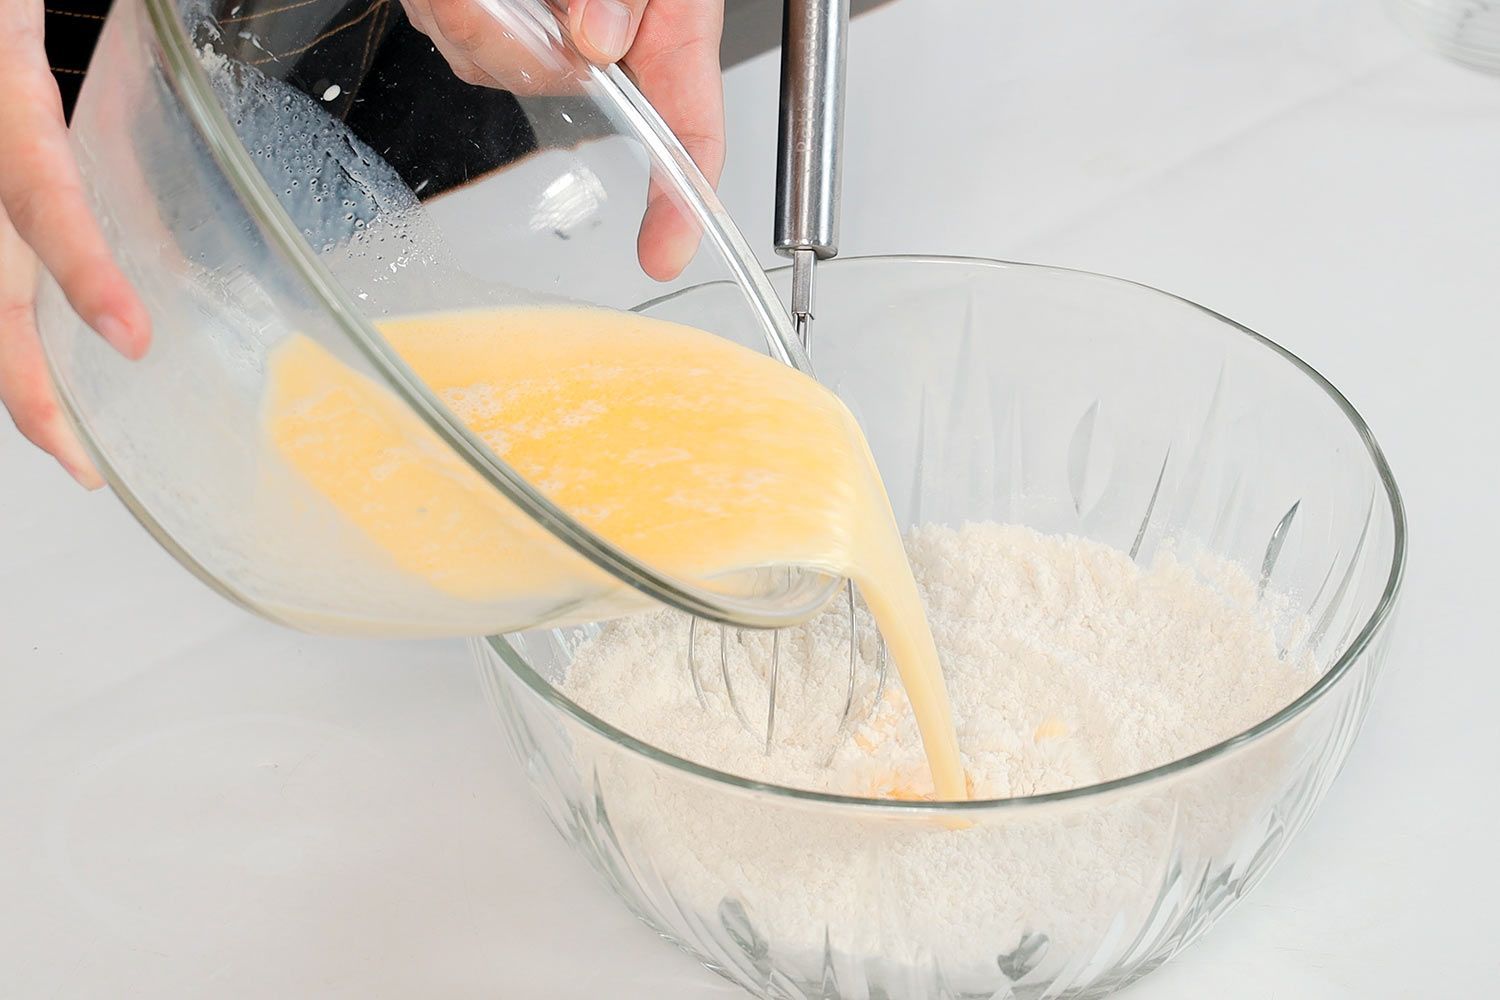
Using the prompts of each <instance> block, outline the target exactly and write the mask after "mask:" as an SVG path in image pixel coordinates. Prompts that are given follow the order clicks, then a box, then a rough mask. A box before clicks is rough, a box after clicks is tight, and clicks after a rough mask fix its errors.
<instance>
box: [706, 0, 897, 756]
mask: <svg viewBox="0 0 1500 1000" xmlns="http://www.w3.org/2000/svg"><path fill="white" fill-rule="evenodd" d="M848 28H849V0H786V4H785V6H784V7H783V11H782V32H781V111H780V134H779V137H778V142H777V150H776V225H775V241H776V252H777V253H779V254H781V255H783V256H786V257H790V258H791V260H792V297H791V309H790V311H791V314H792V322H793V324H794V326H795V329H796V331H797V337H798V339H799V340H801V341H802V346H803V348H804V349H806V350H808V352H809V353H811V350H812V319H813V272H814V269H815V266H816V264H817V262H818V261H819V260H827V259H828V258H830V257H833V256H835V255H837V254H838V235H839V201H840V197H841V183H842V163H841V160H842V154H843V138H844V136H843V133H844V57H845V50H846V39H847V35H848ZM847 595H848V609H849V686H848V691H847V694H846V697H845V700H844V711H843V715H842V718H841V720H840V722H839V730H838V733H837V734H836V737H835V739H836V740H838V739H841V738H842V736H843V735H844V734H846V733H847V732H848V731H849V730H850V729H851V728H852V727H853V726H854V725H855V723H857V722H858V721H860V719H861V718H863V717H864V716H865V715H867V714H868V713H870V712H873V711H874V710H875V707H876V706H877V705H878V704H879V703H880V699H881V695H882V694H883V693H884V691H885V684H886V677H887V674H888V666H887V660H888V655H887V651H886V646H885V641H884V640H883V639H882V640H880V645H879V651H878V654H877V656H876V671H877V677H876V687H875V694H874V697H873V698H871V699H870V701H869V705H868V706H867V707H865V709H864V711H862V712H857V711H856V705H855V701H856V698H855V695H856V690H857V685H858V677H857V674H858V663H859V631H858V620H857V618H856V615H855V598H854V585H853V583H850V584H849V585H848V588H847ZM698 627H699V621H698V620H697V619H693V620H692V622H691V623H690V624H689V626H688V666H689V673H690V674H691V676H692V680H693V692H694V693H695V694H696V695H697V697H698V702H699V704H700V705H702V706H703V707H704V708H707V707H708V701H707V699H706V698H705V697H704V693H703V677H702V673H701V670H702V665H701V664H700V663H699V662H698V656H697V654H696V648H697V647H696V644H695V640H696V639H697V633H698ZM728 643H729V629H728V627H725V626H720V632H719V671H720V674H721V676H722V678H723V681H724V692H725V695H726V696H727V698H728V700H729V704H730V707H731V708H732V709H733V711H734V714H735V716H736V717H737V718H738V719H739V721H740V723H741V724H742V725H743V726H744V727H745V728H746V729H747V730H748V731H750V732H751V733H752V734H753V733H754V732H755V726H754V724H752V723H751V721H750V716H749V715H748V714H747V713H746V711H745V708H744V705H743V704H742V699H741V698H740V697H739V695H738V694H737V693H736V691H735V687H734V682H733V680H731V678H730V671H729V653H728ZM781 646H782V642H781V634H780V633H779V632H778V633H773V634H772V638H771V665H770V672H769V674H768V675H767V679H766V687H767V695H766V752H767V753H770V752H771V748H772V745H773V743H774V740H775V736H776V692H777V681H778V679H779V677H780V673H781ZM856 716H859V718H856Z"/></svg>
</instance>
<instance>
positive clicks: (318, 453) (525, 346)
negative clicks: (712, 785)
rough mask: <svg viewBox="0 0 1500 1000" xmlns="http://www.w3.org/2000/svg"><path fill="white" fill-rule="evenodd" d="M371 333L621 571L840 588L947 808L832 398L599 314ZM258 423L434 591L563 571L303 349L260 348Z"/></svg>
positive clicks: (923, 697) (842, 421) (917, 666)
mask: <svg viewBox="0 0 1500 1000" xmlns="http://www.w3.org/2000/svg"><path fill="white" fill-rule="evenodd" d="M380 330H381V332H382V333H383V334H384V336H385V337H386V339H387V340H388V341H389V342H390V344H391V345H392V346H393V347H394V349H395V350H396V351H397V353H398V354H400V356H401V358H402V359H403V360H404V361H405V362H406V363H407V364H408V365H409V366H410V367H411V368H412V370H413V371H415V372H416V374H417V375H419V376H420V377H421V378H422V379H423V380H424V381H425V382H426V383H427V384H428V386H429V387H430V388H431V389H432V390H433V391H434V392H435V393H436V394H437V395H438V396H439V397H440V398H441V399H442V400H443V402H444V404H445V405H447V406H448V407H449V409H451V410H452V411H453V412H454V414H456V415H457V416H458V417H459V419H461V420H462V421H463V422H464V423H465V424H467V425H468V426H469V428H470V429H472V430H473V431H474V432H475V433H476V434H478V435H479V436H480V437H481V438H482V439H483V440H484V441H485V443H486V444H487V445H488V446H489V447H490V448H491V449H492V450H493V451H494V452H495V453H496V454H497V455H499V456H500V457H501V458H502V459H504V460H505V461H506V462H507V463H509V464H510V465H511V466H512V467H513V468H515V469H516V471H518V472H519V473H520V474H521V475H523V476H525V477H526V479H527V480H528V481H529V482H531V483H532V484H533V485H534V486H536V487H537V488H538V489H540V490H541V491H542V492H543V493H545V494H546V495H547V497H548V498H549V499H550V500H552V501H553V502H554V503H556V504H557V505H558V506H560V507H562V508H563V509H564V510H566V511H567V512H568V513H569V514H571V515H572V516H573V517H575V518H576V519H577V520H578V521H580V522H581V523H583V524H584V525H586V526H588V527H589V528H590V529H592V530H593V531H595V532H597V533H598V534H599V535H600V536H602V537H603V538H605V539H607V540H609V541H610V542H612V543H614V544H615V545H617V546H619V547H620V548H621V549H623V550H625V551H626V552H628V553H630V554H631V555H632V556H634V557H636V558H637V559H640V560H643V561H645V562H646V563H648V564H650V565H652V566H654V567H656V568H658V569H660V570H664V571H666V572H668V573H672V574H674V575H678V576H682V577H687V578H692V579H699V580H701V579H704V578H705V577H712V576H715V575H720V574H724V573H728V572H732V571H735V570H743V569H751V568H755V567H764V566H775V565H785V566H805V567H810V568H815V569H820V570H826V571H830V572H833V573H837V574H839V575H842V576H847V577H850V578H851V579H853V580H854V581H855V583H856V584H857V585H858V586H859V589H860V592H861V594H862V595H863V597H864V599H865V602H866V603H867V604H868V606H869V608H870V611H871V613H872V614H873V615H874V617H875V620H876V622H877V624H878V625H879V627H880V631H881V633H882V635H884V636H885V638H886V641H887V643H888V644H889V646H890V650H891V655H892V657H893V658H894V660H895V662H896V666H897V668H898V670H899V671H900V674H901V679H902V683H903V686H904V688H905V690H906V695H907V698H908V700H909V701H910V703H911V707H912V711H913V713H914V714H915V716H916V719H917V722H918V725H919V728H920V731H921V734H922V741H923V745H924V747H925V749H926V752H927V758H928V764H929V767H930V769H931V771H932V777H933V785H934V789H935V792H936V797H937V798H939V799H945V800H954V799H963V798H965V797H966V795H967V789H966V787H965V780H964V775H963V772H962V770H961V768H960V765H959V757H958V745H957V738H956V736H955V734H954V727H953V720H952V716H951V711H950V709H949V704H948V696H947V692H946V690H945V689H944V686H943V680H942V675H941V672H940V669H939V665H938V657H937V649H936V647H935V646H934V645H933V641H932V634H931V632H930V631H929V630H928V627H927V622H926V619H925V617H924V615H923V611H922V604H921V599H920V597H919V595H918V592H917V588H916V584H915V582H914V581H913V580H912V577H911V571H910V569H909V567H908V566H907V563H906V556H905V552H904V550H903V548H902V544H901V534H900V531H899V529H898V528H897V526H896V523H895V519H894V517H893V516H892V513H891V508H890V502H889V500H888V499H887V497H886V495H885V491H884V488H883V487H882V485H881V482H880V476H879V473H878V472H877V470H876V468H875V462H874V459H873V458H872V456H871V455H870V451H869V447H868V446H867V445H866V443H865V440H864V436H863V434H861V432H860V430H859V427H858V425H857V424H856V422H855V420H854V418H853V416H852V415H851V414H850V413H849V411H848V409H847V408H846V407H845V406H844V405H843V403H842V402H840V401H839V399H838V398H837V397H836V396H834V395H833V393H831V392H829V391H828V390H827V389H825V388H823V387H822V386H821V385H819V384H818V383H817V382H816V381H814V380H813V379H811V378H808V377H807V376H805V375H803V374H801V373H800V372H797V371H795V370H793V369H791V368H788V367H787V366H785V365H782V364H780V363H779V362H777V361H775V360H773V359H771V358H769V357H766V356H764V355H761V354H757V353H755V352H754V351H750V350H747V349H745V348H743V347H740V346H739V345H737V344H734V343H731V342H730V341H727V340H725V339H723V338H720V337H716V336H713V335H712V334H708V333H705V332H703V331H701V330H696V329H693V328H691V327H685V326H679V325H676V324H673V323H667V322H663V321H661V320H656V319H650V318H647V317H643V316H639V315H635V314H630V313H617V312H612V311H607V310H602V309H586V308H545V309H543V308H530V309H510V310H496V311H483V312H455V313H440V314H432V315H423V316H414V317H409V318H404V319H399V320H392V321H389V322H386V323H382V324H381V325H380ZM265 428H266V432H267V434H268V437H269V443H270V446H271V448H272V451H273V453H275V454H276V455H278V456H279V457H280V458H281V459H282V460H283V461H285V462H286V463H287V464H288V465H290V467H291V468H292V469H293V470H294V472H295V473H296V474H297V475H299V476H300V477H302V478H303V479H305V480H306V481H307V482H308V484H309V485H311V486H312V488H313V489H314V490H315V491H316V492H317V493H319V494H321V495H322V496H323V497H324V498H326V499H327V500H328V501H329V502H330V503H331V504H332V505H333V507H334V508H335V509H336V510H337V511H338V513H339V514H340V515H341V516H342V517H343V518H345V519H346V520H347V521H348V522H349V523H350V524H352V525H353V526H354V527H355V528H356V529H357V530H358V531H360V532H361V533H362V534H363V535H365V536H366V537H368V538H369V539H370V540H371V541H372V542H373V543H374V544H375V545H377V546H378V547H379V548H380V549H382V550H383V551H384V552H386V553H387V554H388V555H389V556H390V558H391V559H392V560H394V562H395V564H396V565H397V566H398V567H399V568H400V569H401V570H402V571H404V572H406V573H409V574H413V575H415V576H417V577H419V578H421V579H422V580H423V581H424V582H425V583H427V584H428V585H430V586H432V587H435V588H438V589H439V590H440V591H442V592H444V593H446V594H449V595H452V596H454V597H457V598H462V599H464V600H473V601H484V600H500V599H504V598H505V597H506V596H507V595H517V594H524V593H526V592H528V591H529V590H531V589H534V588H537V587H539V586H556V584H557V583H558V581H556V580H547V579H545V575H546V573H548V572H552V573H554V574H555V573H557V572H559V570H558V569H557V566H576V565H577V564H576V562H574V563H570V562H568V561H566V560H559V561H558V563H557V566H552V567H548V566H543V565H539V564H538V562H537V561H536V560H534V559H530V560H528V559H525V558H506V553H507V552H512V553H513V552H516V551H518V543H519V541H520V540H525V541H526V542H527V544H535V543H536V542H537V540H538V539H539V537H540V535H541V529H540V528H538V527H537V526H536V525H535V524H534V523H533V522H532V521H531V519H530V518H528V517H527V516H526V515H524V514H523V513H521V512H520V511H519V510H518V509H517V508H516V507H514V506H513V505H512V504H510V502H509V501H507V500H505V499H504V498H503V497H501V496H500V495H499V494H498V493H497V492H496V491H495V490H494V489H493V488H492V487H490V486H489V485H488V484H487V483H485V481H484V480H483V479H482V478H481V477H480V476H479V474H478V473H476V472H474V471H473V469H471V468H470V467H469V466H467V465H466V464H464V463H463V462H461V461H459V460H458V459H457V458H456V456H454V455H453V454H452V452H451V451H449V450H448V449H447V448H446V447H444V446H443V445H442V444H441V442H440V441H438V439H437V438H436V436H435V435H433V434H432V432H431V431H430V430H428V429H427V428H426V427H425V426H424V425H422V424H421V421H420V420H419V419H418V418H417V417H416V416H415V415H414V414H413V413H412V412H411V411H410V410H409V409H408V408H407V407H406V406H405V404H403V403H402V402H401V401H400V400H398V399H397V398H396V397H395V396H394V394H392V393H391V392H390V391H389V390H387V389H385V388H384V387H382V386H380V385H379V384H377V383H375V382H374V381H372V380H371V379H369V378H367V377H366V376H364V375H362V374H360V373H359V372H357V371H355V370H354V369H352V368H350V367H349V366H347V365H345V364H344V363H343V362H341V361H340V360H339V359H337V358H336V357H334V356H333V355H332V354H331V353H329V352H328V351H327V350H326V349H325V348H323V347H321V346H320V345H318V344H317V343H316V342H314V341H312V340H310V339H308V338H306V337H302V336H295V337H292V338H290V339H288V340H287V341H285V342H283V343H281V344H279V345H278V346H277V347H276V348H275V350H274V351H273V352H272V355H271V359H270V385H269V389H268V392H267V395H266V401H265ZM547 541H550V542H551V544H552V545H553V546H556V547H557V548H562V543H561V542H557V541H555V540H550V536H549V537H548V539H547Z"/></svg>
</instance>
